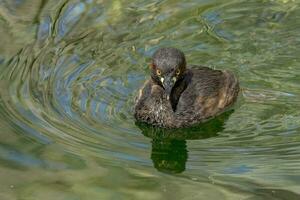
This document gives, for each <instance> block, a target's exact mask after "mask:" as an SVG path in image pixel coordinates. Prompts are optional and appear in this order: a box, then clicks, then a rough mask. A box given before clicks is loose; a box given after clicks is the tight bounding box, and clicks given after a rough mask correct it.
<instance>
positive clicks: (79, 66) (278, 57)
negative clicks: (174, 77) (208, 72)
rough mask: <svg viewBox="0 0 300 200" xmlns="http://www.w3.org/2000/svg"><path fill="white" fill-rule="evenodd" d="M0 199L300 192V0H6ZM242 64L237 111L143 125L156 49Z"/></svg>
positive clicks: (223, 65) (0, 34) (2, 7)
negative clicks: (142, 101) (139, 104)
mask: <svg viewBox="0 0 300 200" xmlns="http://www.w3.org/2000/svg"><path fill="white" fill-rule="evenodd" d="M0 44H1V45H0V199H1V200H2V199H3V200H13V199H18V200H40V199H43V200H52V199H55V200H79V199H80V200H82V199H87V200H90V199H126V200H127V199H143V200H148V199H149V200H150V199H155V200H156V199H204V200H207V199H216V200H219V199H230V200H231V199H233V200H235V199H247V200H256V199H287V200H293V199H295V200H296V199H297V200H298V199H300V192H299V191H300V100H299V99H300V98H299V97H300V59H299V56H300V2H299V1H298V0H251V1H237V0H231V1H225V0H224V1H218V0H212V1H208V0H190V1H179V0H178V1H177V0H165V1H158V0H156V1H154V0H151V1H149V0H147V1H146V0H141V1H134V0H130V1H128V0H126V1H125V0H114V1H108V0H82V1H80V0H71V1H66V0H65V1H62V0H57V1H50V0H0ZM162 46H174V47H177V48H180V49H181V50H182V51H184V52H185V53H186V57H187V60H188V63H190V64H202V65H207V66H210V67H212V68H217V69H229V70H231V71H233V72H235V73H236V74H237V75H238V77H239V79H240V82H241V87H242V91H241V94H240V98H239V101H238V104H237V106H236V108H235V110H234V111H233V112H230V113H225V114H224V115H222V116H220V117H218V118H216V119H215V120H212V121H209V122H207V123H206V124H203V125H201V126H198V127H193V128H190V129H185V130H174V131H164V130H160V129H155V128H152V127H149V126H145V125H142V124H136V123H135V121H134V118H133V116H132V111H133V110H132V108H133V98H134V96H135V95H136V93H137V90H138V88H139V87H140V86H141V85H142V83H143V82H144V80H145V79H147V78H148V76H149V73H148V67H147V63H149V60H150V56H151V55H152V53H153V52H154V51H155V50H156V49H157V48H159V47H162Z"/></svg>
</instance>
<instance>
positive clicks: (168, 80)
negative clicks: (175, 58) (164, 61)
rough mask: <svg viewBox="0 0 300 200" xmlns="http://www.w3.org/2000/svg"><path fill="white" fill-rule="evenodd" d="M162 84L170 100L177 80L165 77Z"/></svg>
mask: <svg viewBox="0 0 300 200" xmlns="http://www.w3.org/2000/svg"><path fill="white" fill-rule="evenodd" d="M162 84H163V86H164V88H165V92H166V94H167V99H168V100H169V99H170V95H171V92H172V88H173V86H174V84H175V82H174V81H173V80H172V79H171V78H165V80H164V82H163V83H162Z"/></svg>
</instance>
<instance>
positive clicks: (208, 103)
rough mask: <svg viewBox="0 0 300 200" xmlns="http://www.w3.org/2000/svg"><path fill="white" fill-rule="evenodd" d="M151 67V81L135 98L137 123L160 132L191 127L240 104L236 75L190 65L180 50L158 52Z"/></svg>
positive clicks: (170, 48)
mask: <svg viewBox="0 0 300 200" xmlns="http://www.w3.org/2000/svg"><path fill="white" fill-rule="evenodd" d="M149 66H150V78H149V79H148V80H146V81H145V83H144V84H143V86H142V87H141V89H140V90H139V92H138V95H137V96H136V98H135V105H134V117H135V119H136V120H137V121H138V122H144V123H147V124H151V125H153V126H156V127H161V128H182V127H190V126H193V125H195V124H200V123H202V122H205V121H207V120H209V119H211V118H214V117H216V116H218V115H219V114H221V113H223V112H225V111H226V110H228V109H229V108H230V107H232V105H233V104H234V102H236V100H237V97H238V94H239V90H240V88H239V80H238V78H237V77H236V76H235V75H234V73H233V72H231V71H228V70H216V69H211V68H209V67H205V66H201V65H187V63H186V59H185V55H184V53H183V52H182V51H180V50H179V49H177V48H173V47H163V48H159V49H158V50H156V51H155V52H154V54H153V56H152V59H151V63H150V65H149Z"/></svg>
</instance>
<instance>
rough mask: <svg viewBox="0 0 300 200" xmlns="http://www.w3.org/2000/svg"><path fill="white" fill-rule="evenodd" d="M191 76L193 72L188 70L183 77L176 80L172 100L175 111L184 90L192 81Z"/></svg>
mask: <svg viewBox="0 0 300 200" xmlns="http://www.w3.org/2000/svg"><path fill="white" fill-rule="evenodd" d="M191 76H192V74H191V72H190V71H189V70H187V72H186V73H185V74H184V75H183V77H182V78H181V79H180V80H178V81H177V82H176V84H175V86H174V87H173V89H172V93H171V96H170V102H171V105H172V109H173V111H174V112H175V111H176V108H177V104H178V101H179V98H180V96H181V94H182V92H183V91H184V90H185V89H186V88H187V86H188V84H189V83H190V80H191Z"/></svg>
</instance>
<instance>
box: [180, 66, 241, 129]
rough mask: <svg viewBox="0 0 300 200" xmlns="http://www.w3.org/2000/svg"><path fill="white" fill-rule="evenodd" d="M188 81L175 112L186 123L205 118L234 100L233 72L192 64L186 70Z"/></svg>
mask: <svg viewBox="0 0 300 200" xmlns="http://www.w3.org/2000/svg"><path fill="white" fill-rule="evenodd" d="M189 73H190V74H191V77H190V79H191V80H190V82H189V84H188V86H187V88H186V89H185V90H184V91H183V92H182V94H181V96H180V98H179V101H178V104H177V107H176V111H175V114H176V115H177V116H180V117H181V118H182V119H183V124H186V125H189V124H193V123H197V122H201V121H203V120H205V119H209V118H211V117H213V116H215V115H218V114H220V113H221V112H223V111H225V110H226V108H228V107H229V106H230V105H232V104H233V103H234V101H235V100H236V98H237V96H238V92H239V83H238V80H237V78H236V77H235V76H234V74H233V73H231V72H228V71H221V70H213V69H210V68H208V67H196V66H194V67H193V69H191V70H190V72H189Z"/></svg>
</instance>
